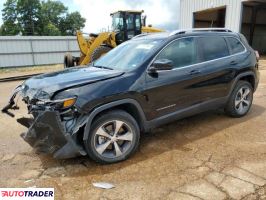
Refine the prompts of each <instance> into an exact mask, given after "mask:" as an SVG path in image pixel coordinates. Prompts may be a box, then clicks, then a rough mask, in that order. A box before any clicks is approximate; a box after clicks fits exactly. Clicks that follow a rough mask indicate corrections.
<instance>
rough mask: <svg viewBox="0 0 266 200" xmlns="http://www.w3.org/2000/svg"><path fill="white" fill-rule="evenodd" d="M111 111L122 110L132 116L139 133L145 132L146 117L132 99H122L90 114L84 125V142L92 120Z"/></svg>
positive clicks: (100, 107) (102, 106)
mask: <svg viewBox="0 0 266 200" xmlns="http://www.w3.org/2000/svg"><path fill="white" fill-rule="evenodd" d="M111 109H119V110H124V111H125V112H127V113H129V114H130V115H132V117H133V118H134V119H135V120H136V121H137V123H138V125H139V128H140V130H141V131H145V130H146V117H145V114H144V112H143V110H142V108H141V106H140V104H139V103H138V102H137V101H136V100H134V99H123V100H118V101H115V102H111V103H107V104H104V105H101V106H99V107H97V108H95V109H94V110H93V111H92V112H91V113H90V115H89V117H88V120H87V123H86V125H85V129H84V135H83V140H86V139H87V138H88V136H89V132H90V128H91V124H92V122H93V120H94V119H96V117H98V116H99V115H101V114H103V113H105V112H108V111H110V110H111Z"/></svg>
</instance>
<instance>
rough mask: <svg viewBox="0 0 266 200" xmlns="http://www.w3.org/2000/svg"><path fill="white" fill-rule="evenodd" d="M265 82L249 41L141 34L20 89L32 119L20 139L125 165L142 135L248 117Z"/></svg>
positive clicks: (221, 34)
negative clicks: (212, 119)
mask: <svg viewBox="0 0 266 200" xmlns="http://www.w3.org/2000/svg"><path fill="white" fill-rule="evenodd" d="M258 82H259V71H258V58H257V57H256V53H255V51H254V50H253V49H252V48H251V47H250V46H249V44H248V43H247V41H246V39H245V38H244V36H243V35H241V34H238V33H234V32H231V31H230V30H227V29H192V30H187V31H175V32H172V33H171V34H169V33H161V34H152V35H147V34H146V35H145V34H143V35H139V36H137V37H135V38H133V39H132V40H130V41H128V42H125V43H123V44H121V45H119V46H118V47H117V48H115V49H113V50H112V51H110V52H109V53H108V54H106V55H105V56H103V57H101V58H100V59H99V60H97V61H96V62H94V63H92V64H90V65H89V66H85V67H83V68H80V67H79V68H70V69H66V70H63V71H59V72H55V73H48V74H43V75H39V76H35V77H32V78H30V79H28V80H26V81H25V82H24V83H23V84H22V85H20V86H18V87H17V88H16V89H15V91H14V93H13V95H12V97H11V99H10V101H9V104H8V105H7V106H6V107H5V108H3V110H2V111H3V112H5V113H7V114H9V115H12V113H10V112H9V109H14V108H17V107H16V105H15V97H16V95H17V94H18V93H20V95H21V96H22V100H23V101H24V102H25V103H26V104H27V107H28V111H29V113H30V114H31V115H32V118H31V119H27V118H22V119H18V122H20V123H21V124H23V125H25V126H27V127H28V128H29V129H28V131H27V133H23V134H22V135H21V136H22V138H23V139H24V140H25V141H26V142H28V143H29V144H30V145H31V146H32V147H33V148H35V149H37V150H38V151H41V152H45V153H50V154H52V155H53V156H54V157H55V158H61V159H62V158H70V157H75V156H78V155H88V156H89V157H90V158H92V159H93V160H95V161H97V162H101V163H114V162H118V161H122V160H125V159H126V158H128V157H129V156H130V155H131V154H132V153H134V152H135V151H136V149H137V147H138V144H139V138H140V133H141V132H146V131H149V130H151V129H152V128H155V127H158V126H160V125H162V124H166V123H169V122H171V121H173V120H177V119H181V118H184V117H187V116H190V115H194V114H197V113H200V112H204V111H207V110H211V109H218V108H224V110H225V112H226V113H227V114H228V115H230V116H232V117H242V116H244V115H246V114H247V113H248V111H249V110H250V108H251V105H252V100H253V93H254V91H255V90H256V88H257V86H258Z"/></svg>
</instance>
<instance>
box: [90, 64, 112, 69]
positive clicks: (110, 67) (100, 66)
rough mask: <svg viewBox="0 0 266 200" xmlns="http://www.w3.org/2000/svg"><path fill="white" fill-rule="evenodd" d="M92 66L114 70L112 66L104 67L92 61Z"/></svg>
mask: <svg viewBox="0 0 266 200" xmlns="http://www.w3.org/2000/svg"><path fill="white" fill-rule="evenodd" d="M92 66H93V67H96V68H100V69H109V70H114V69H113V68H111V67H105V66H97V65H94V63H92Z"/></svg>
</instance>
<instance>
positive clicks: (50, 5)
mask: <svg viewBox="0 0 266 200" xmlns="http://www.w3.org/2000/svg"><path fill="white" fill-rule="evenodd" d="M66 14H67V7H65V6H64V4H63V3H62V2H60V1H51V0H48V1H43V2H42V5H41V19H40V21H41V22H40V23H41V24H42V26H43V28H47V27H48V26H49V27H50V28H51V25H53V26H54V27H56V28H57V29H58V28H59V26H60V22H61V20H62V18H64V16H66Z"/></svg>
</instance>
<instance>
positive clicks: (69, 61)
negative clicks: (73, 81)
mask: <svg viewBox="0 0 266 200" xmlns="http://www.w3.org/2000/svg"><path fill="white" fill-rule="evenodd" d="M74 66H75V62H74V57H73V56H72V55H71V53H67V54H66V55H65V57H64V68H70V67H74Z"/></svg>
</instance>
